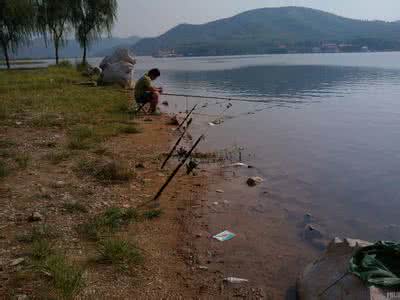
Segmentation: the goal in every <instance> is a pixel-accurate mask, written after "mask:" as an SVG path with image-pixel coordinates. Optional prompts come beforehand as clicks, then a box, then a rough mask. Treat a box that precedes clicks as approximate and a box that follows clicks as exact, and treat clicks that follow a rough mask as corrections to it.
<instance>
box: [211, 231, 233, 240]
mask: <svg viewBox="0 0 400 300" xmlns="http://www.w3.org/2000/svg"><path fill="white" fill-rule="evenodd" d="M235 236H236V234H234V233H233V232H230V231H228V230H225V231H223V232H221V233H219V234H217V235H214V236H213V238H214V239H216V240H218V241H220V242H226V241H229V240H231V239H233V238H234V237H235Z"/></svg>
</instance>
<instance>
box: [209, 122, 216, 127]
mask: <svg viewBox="0 0 400 300" xmlns="http://www.w3.org/2000/svg"><path fill="white" fill-rule="evenodd" d="M208 125H210V126H217V124H214V123H213V122H210V123H208Z"/></svg>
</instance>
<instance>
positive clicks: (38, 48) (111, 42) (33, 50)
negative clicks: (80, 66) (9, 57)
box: [13, 36, 140, 59]
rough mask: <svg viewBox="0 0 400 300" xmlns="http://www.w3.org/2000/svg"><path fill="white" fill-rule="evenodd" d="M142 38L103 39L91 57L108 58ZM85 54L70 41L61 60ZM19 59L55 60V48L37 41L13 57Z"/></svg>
mask: <svg viewBox="0 0 400 300" xmlns="http://www.w3.org/2000/svg"><path fill="white" fill-rule="evenodd" d="M139 40H140V38H139V37H136V36H132V37H128V38H103V39H101V40H98V41H97V42H95V43H94V44H93V45H92V47H91V48H90V50H89V56H92V57H96V56H100V57H101V56H106V55H109V54H111V53H112V51H113V50H114V49H115V48H119V47H127V48H129V47H131V46H132V44H135V43H136V42H137V41H139ZM82 54H83V52H82V49H81V48H80V46H79V44H78V43H77V42H76V41H75V40H68V41H67V44H66V45H65V47H64V48H63V49H61V50H60V58H61V59H62V58H75V57H76V58H80V57H81V56H82ZM13 58H17V59H25V58H30V59H43V58H54V47H53V45H52V43H51V41H50V42H49V43H48V45H47V47H46V44H45V42H44V40H43V39H42V38H38V39H35V40H33V41H32V42H31V44H30V45H28V46H24V47H21V48H20V49H19V50H18V52H17V54H16V55H14V56H13Z"/></svg>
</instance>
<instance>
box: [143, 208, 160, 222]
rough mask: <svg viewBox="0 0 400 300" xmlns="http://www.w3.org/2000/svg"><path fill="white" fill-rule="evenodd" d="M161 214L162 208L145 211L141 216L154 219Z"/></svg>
mask: <svg viewBox="0 0 400 300" xmlns="http://www.w3.org/2000/svg"><path fill="white" fill-rule="evenodd" d="M161 215H162V210H161V209H153V210H149V211H146V212H145V213H144V214H143V217H145V218H146V219H148V220H152V219H156V218H159V217H160V216H161Z"/></svg>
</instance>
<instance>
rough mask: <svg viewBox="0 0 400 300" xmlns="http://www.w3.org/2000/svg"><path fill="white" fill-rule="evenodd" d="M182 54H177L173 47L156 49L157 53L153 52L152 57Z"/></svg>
mask: <svg viewBox="0 0 400 300" xmlns="http://www.w3.org/2000/svg"><path fill="white" fill-rule="evenodd" d="M181 56H182V55H180V54H177V53H176V52H175V49H170V50H158V52H157V53H155V54H153V57H181Z"/></svg>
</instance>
